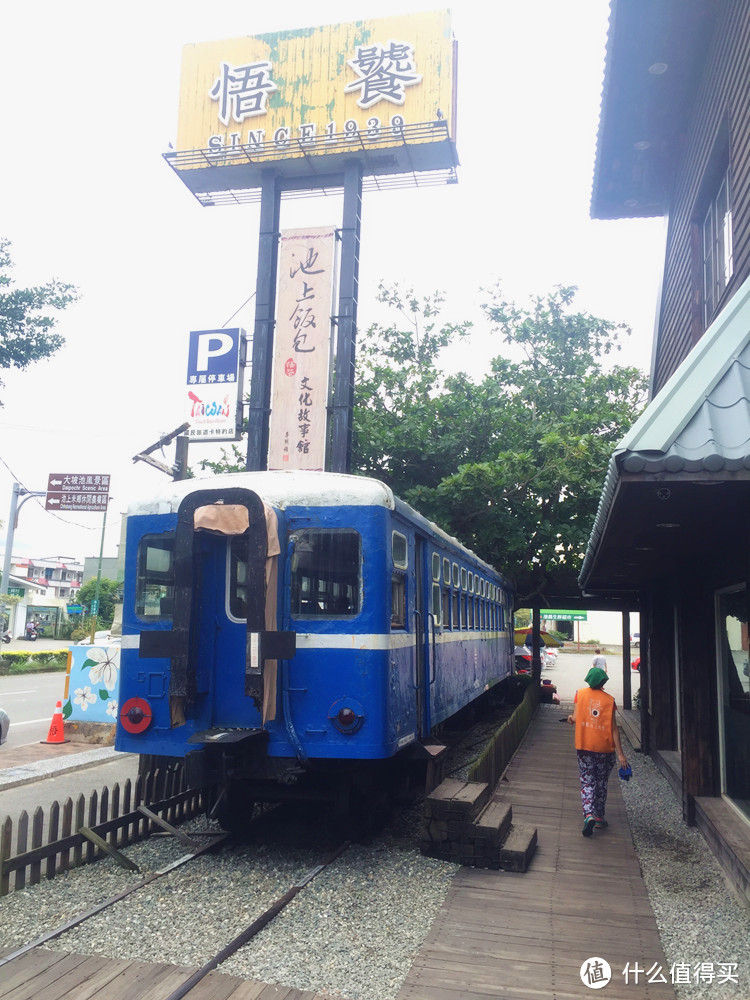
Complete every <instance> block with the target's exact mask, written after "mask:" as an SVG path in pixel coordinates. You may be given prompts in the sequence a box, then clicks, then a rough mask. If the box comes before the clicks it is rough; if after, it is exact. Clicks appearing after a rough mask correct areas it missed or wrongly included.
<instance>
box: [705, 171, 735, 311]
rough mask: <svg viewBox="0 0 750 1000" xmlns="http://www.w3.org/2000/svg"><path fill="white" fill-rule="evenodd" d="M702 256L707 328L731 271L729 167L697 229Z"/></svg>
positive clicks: (732, 265)
mask: <svg viewBox="0 0 750 1000" xmlns="http://www.w3.org/2000/svg"><path fill="white" fill-rule="evenodd" d="M701 253H702V257H703V324H704V326H705V327H707V326H708V325H709V324H710V322H711V320H712V319H713V317H714V314H715V313H716V310H717V308H718V306H719V302H720V301H721V297H722V295H723V294H724V290H725V289H726V287H727V285H728V284H729V280H730V278H731V277H732V273H733V270H734V264H733V260H732V203H731V197H730V187H729V168H727V169H726V170H725V171H724V173H723V175H722V178H721V181H720V183H719V187H718V190H717V192H716V194H715V195H714V197H713V198H712V199H711V202H710V204H709V206H708V210H707V211H706V214H705V216H704V218H703V225H702V229H701Z"/></svg>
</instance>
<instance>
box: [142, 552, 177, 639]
mask: <svg viewBox="0 0 750 1000" xmlns="http://www.w3.org/2000/svg"><path fill="white" fill-rule="evenodd" d="M173 611H174V535H173V534H171V533H168V534H163V535H144V536H143V538H142V539H141V540H140V542H139V544H138V577H137V580H136V585H135V613H136V614H137V615H138V617H139V618H145V619H147V620H149V621H162V620H164V619H168V618H171V617H172V614H173Z"/></svg>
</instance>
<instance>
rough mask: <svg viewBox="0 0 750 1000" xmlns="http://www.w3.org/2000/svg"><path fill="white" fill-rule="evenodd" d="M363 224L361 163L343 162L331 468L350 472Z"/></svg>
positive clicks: (335, 470) (334, 470)
mask: <svg viewBox="0 0 750 1000" xmlns="http://www.w3.org/2000/svg"><path fill="white" fill-rule="evenodd" d="M361 226H362V166H361V164H360V163H359V162H358V161H351V162H350V163H348V164H347V165H346V172H345V175H344V218H343V227H342V231H341V279H340V282H339V308H338V316H337V317H336V370H335V382H334V388H333V406H332V409H333V417H332V424H333V429H332V434H331V456H330V463H329V464H330V468H331V471H332V472H351V465H352V412H353V409H354V367H355V354H356V340H357V302H358V298H359V243H360V233H361Z"/></svg>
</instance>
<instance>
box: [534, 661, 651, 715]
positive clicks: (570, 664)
mask: <svg viewBox="0 0 750 1000" xmlns="http://www.w3.org/2000/svg"><path fill="white" fill-rule="evenodd" d="M593 658H594V650H593V649H587V650H586V651H585V652H580V653H579V652H573V651H572V650H570V651H569V650H568V649H562V650H560V652H559V653H558V656H557V661H556V663H555V665H554V666H553V667H546V668H545V669H544V670H542V680H547V679H549V680H551V681H552V683H553V684H554V685H555V686H556V687H557V693H558V695H559V696H560V700H561V701H567V702H572V701H573V696H574V695H575V693H576V691H577V690H578V688H581V687H583V686H584V678H585V676H586V674H587V673H588V671H589V669H590V667H591V662H592V660H593ZM606 659H607V673H608V674H609V681H608V682H607V684H606V686H605V688H604V690H605V691H607V692H608V693H609V694H611V695H612V696H613V697H614V699H615V701H616V702H617V705H618V708H622V707H623V704H622V689H623V679H622V653H612V654H609V653H608V654H606ZM630 686H631V693H632V695H633V696H635V693H636V691H638V690H639V688H640V686H641V675H640V674H639V673H638V672H637V671H636V670H630Z"/></svg>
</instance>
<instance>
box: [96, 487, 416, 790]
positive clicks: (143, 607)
mask: <svg viewBox="0 0 750 1000" xmlns="http://www.w3.org/2000/svg"><path fill="white" fill-rule="evenodd" d="M320 475H321V476H322V475H323V474H320ZM336 478H337V480H339V482H338V489H337V490H336V491H334V493H333V494H332V493H331V490H330V486H328V485H326V484H327V483H328V481H327V480H326V479H324V478H320V477H319V478H317V479H316V478H315V474H310V475H308V476H307V477H302V476H296V477H295V476H294V475H292V474H284V473H278V474H273V473H247V474H243V473H240V474H237V475H235V476H220V477H215V478H214V479H209V480H203V481H200V480H193V481H189V482H187V483H176V484H173V490H172V493H171V495H170V496H168V497H167V498H166V499H164V498H162V499H155V500H152V501H149V502H147V503H144V504H140V505H137V506H135V507H134V508H133V509H132V510H131V511H130V512H129V516H128V528H127V548H126V573H125V587H124V603H123V639H122V660H121V663H122V670H121V681H120V701H119V719H118V729H117V740H116V747H117V749H118V750H122V751H126V752H135V753H140V754H148V755H156V756H159V757H185V760H186V768H187V771H188V780H189V782H190V784H192V785H193V786H198V787H206V786H211V785H218V786H219V787H222V788H224V789H225V790H229V789H234V791H233V794H234V795H235V797H236V796H239V797H240V798H241V799H242V801H255V800H258V799H263V800H273V799H281V798H284V797H291V794H290V793H289V790H290V789H291V788H292V787H293V786H294V785H296V784H297V783H298V782H299V780H300V778H302V777H303V776H304V777H305V778H306V779H307V780H309V779H310V777H312V779H313V781H314V779H315V774H316V770H320V764H321V763H323V762H325V763H328V765H329V772H328V775H327V778H326V781H325V782H324V784H325V785H326V787H327V786H329V785H330V767H331V765H334V766H337V767H338V768H339V770H342V771H343V768H341V765H342V764H343V763H346V762H347V761H348V762H352V761H361V760H376V759H381V758H385V757H388V756H390V755H391V754H392V753H393V751H394V750H395V749H396V748H397V742H398V737H399V735H400V733H390V734H389V733H388V732H387V730H388V724H387V718H386V717H387V707H386V697H385V696H386V692H385V687H384V685H385V678H386V677H387V670H384V669H383V664H382V663H375V662H374V660H375V659H381V660H382V659H383V658H384V656H385V654H384V652H383V651H382V650H378V649H369V650H368V649H365V648H362V647H364V645H365V643H364V640H363V642H362V643H355V642H353V640H352V636H351V633H352V631H353V630H354V629H355V628H356V629H364V630H365V631H366V632H368V633H370V632H376V631H380V630H381V628H382V623H379V624H378V627H375V623H373V622H369V620H368V621H365V620H364V619H365V617H366V615H364V614H363V608H362V581H361V575H362V561H363V554H362V553H363V545H367V544H369V543H368V541H367V539H368V537H369V536H368V532H369V533H372V532H376V533H377V532H379V531H381V530H384V527H385V523H386V519H387V511H386V509H385V508H386V507H387V505H388V498H387V497H386V495H385V493H384V487H382V485H381V484H373V483H372V481H367V480H361V479H360V480H356V481H355V480H354V477H336ZM344 480H345V481H346V482H343V483H342V481H344ZM280 482H281V484H282V485H281V487H280V486H279V483H280ZM300 482H302V483H303V486H302V487H300V486H299V484H300ZM251 487H252V488H251ZM346 489H350V490H353V491H354V494H353V495H352V496H351V497H350V498H349V501H347V498H346V496H344V497H343V498H342V491H343V493H345V492H346ZM373 490H374V497H375V501H376V502H372V497H370V496H368V495H366V494H367V491H370V493H373ZM321 491H322V492H321ZM362 491H365V493H364V494H362ZM360 494H362V495H360ZM332 495H335V496H336V501H335V502H332V500H331V496H332ZM269 496H270V497H271V502H270V503H269V501H268V499H266V498H267V497H269ZM379 515H380V516H381V518H380V519H382V520H383V525H382V526H380V528H378V526H377V525H378V521H379ZM363 538H364V541H363ZM377 547H378V548H382V544H381V545H378V546H377ZM371 568H372V573H373V580H372V583H373V585H374V586H375V587H376V588H377V590H378V591H380V592H384V593H389V590H388V580H386V579H385V578H384V579H383V580H382V581H380V580H379V579H375V576H376V574H377V569H376V567H375V565H374V564H373V565H372V567H371ZM372 613H374V614H377V613H378V612H377V611H376V610H373V612H372ZM383 614H387V611H383ZM354 623H357V624H356V625H355V624H354ZM381 688H382V690H381ZM364 705H367V706H368V713H367V726H366V727H363V723H364V717H365V710H364V708H363V706H364ZM238 788H241V792H238V791H237V789H238ZM227 794H229V792H228V791H227Z"/></svg>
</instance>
